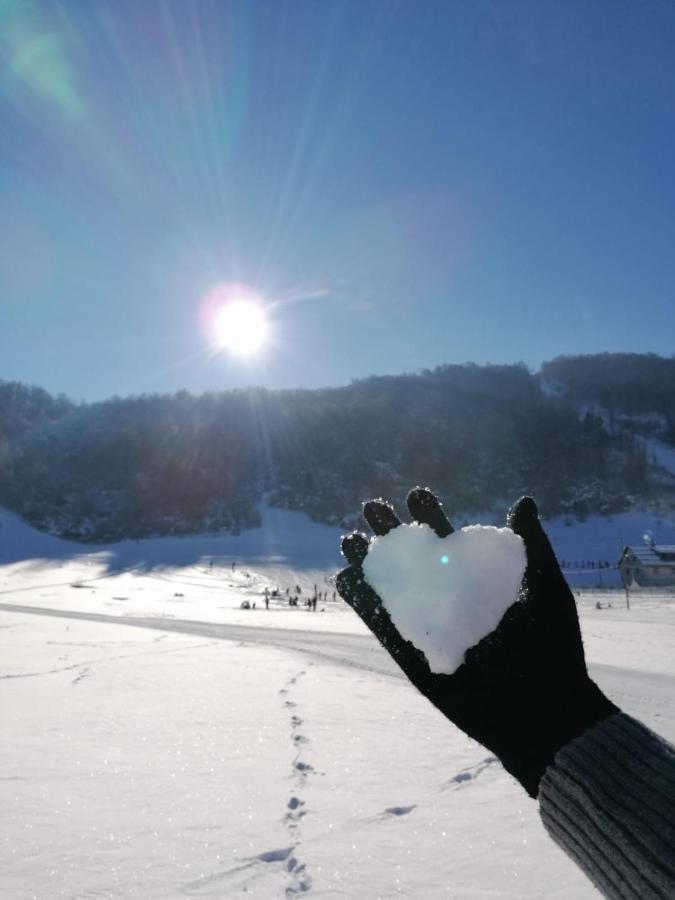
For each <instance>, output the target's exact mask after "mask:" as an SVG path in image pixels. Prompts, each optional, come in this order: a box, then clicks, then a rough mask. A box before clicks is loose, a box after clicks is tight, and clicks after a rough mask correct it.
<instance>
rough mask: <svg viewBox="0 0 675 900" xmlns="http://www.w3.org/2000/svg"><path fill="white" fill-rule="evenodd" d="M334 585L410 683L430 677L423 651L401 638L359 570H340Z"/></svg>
mask: <svg viewBox="0 0 675 900" xmlns="http://www.w3.org/2000/svg"><path fill="white" fill-rule="evenodd" d="M335 584H336V587H337V590H338V593H339V594H340V596H341V597H342V599H343V600H345V601H346V602H347V603H348V604H349V605H350V606H351V608H352V609H353V610H354V612H356V613H357V614H358V615H359V616H360V617H361V619H362V620H363V622H364V623H365V625H366V626H367V627H368V628H369V629H370V631H372V633H373V634H374V635H375V637H376V638H377V639H378V641H379V642H380V643H381V644H382V646H383V647H384V649H385V650H386V651H387V652H388V653H389V655H390V656H391V657H392V659H393V660H394V662H396V663H397V664H398V665H399V666H400V667H401V669H403V671H404V672H405V674H406V675H407V676H408V678H410V680H411V681H412V682H413V684H416V685H417V686H418V687H419V686H420V685H422V684H423V683H424V679H425V678H428V676H429V667H428V664H427V662H426V659H425V657H424V654H423V653H422V652H421V651H420V650H418V649H417V647H415V646H413V644H411V643H410V642H409V641H406V640H404V638H403V637H401V635H400V634H399V632H398V629H397V628H396V626H395V625H394V623H393V622H392V621H391V617H390V615H389V613H388V612H387V610H386V609H385V608H384V607H383V606H382V601H381V600H380V598H379V597H378V595H377V594H376V593H375V591H374V590H373V589H372V588H371V587H370V585H369V584H368V583H367V582H366V580H365V579H364V577H363V572H362V571H361V569H360V568H353V567H352V566H349V567H348V568H346V569H343V570H342V571H341V572H339V573H338V576H337V578H336V580H335ZM420 689H421V687H420Z"/></svg>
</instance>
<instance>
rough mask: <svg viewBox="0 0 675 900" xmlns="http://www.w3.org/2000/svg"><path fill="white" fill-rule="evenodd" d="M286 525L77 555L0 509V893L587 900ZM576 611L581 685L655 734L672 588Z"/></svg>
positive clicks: (672, 720)
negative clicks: (303, 601) (303, 603)
mask: <svg viewBox="0 0 675 900" xmlns="http://www.w3.org/2000/svg"><path fill="white" fill-rule="evenodd" d="M293 515H294V514H289V513H281V514H279V516H278V517H277V519H276V520H275V522H276V524H275V523H274V522H272V523H270V520H267V521H266V524H265V527H264V528H263V529H260V530H256V531H255V532H249V533H246V534H244V535H242V536H241V537H240V538H228V539H226V540H224V539H222V538H215V537H211V538H209V537H206V538H190V539H184V540H178V539H176V540H173V539H163V540H156V541H148V542H138V544H135V543H133V542H130V543H129V545H127V544H121V545H117V546H115V547H111V548H104V549H103V550H102V551H100V552H94V553H92V552H91V548H83V547H81V546H77V545H65V544H64V543H63V542H59V541H56V540H55V539H51V538H48V537H45V536H43V535H37V534H36V533H34V532H32V531H31V530H30V529H28V528H27V527H26V526H25V525H23V524H22V523H20V522H18V521H17V520H16V519H15V518H14V517H12V516H10V515H9V514H4V513H3V514H2V515H1V516H0V524H1V525H2V528H1V529H0V559H1V560H2V563H0V592H1V593H0V601H1V602H0V660H1V663H0V708H1V710H2V723H3V735H4V738H5V739H4V740H3V741H2V744H0V808H2V810H3V829H2V836H1V837H0V895H1V896H2V897H3V898H8V900H15V898H16V900H23V898H26V900H27V898H33V897H37V898H52V897H68V898H95V897H120V898H121V897H132V898H138V900H140V898H184V897H213V898H229V897H234V896H255V897H260V898H265V900H266V898H277V897H279V898H283V897H285V898H288V897H292V896H296V895H299V894H305V895H306V896H308V897H316V898H322V900H324V898H346V897H358V898H364V900H371V898H372V900H374V898H390V897H395V896H403V897H411V898H419V897H424V898H429V900H440V898H457V900H471V898H487V897H490V898H513V900H516V898H518V900H520V898H524V900H527V898H540V897H547V898H560V900H562V898H566V900H585V898H592V897H595V896H597V894H596V892H595V891H594V889H593V888H592V887H591V886H590V885H589V884H588V883H587V881H586V879H585V878H584V876H582V875H581V874H580V873H579V872H577V871H576V869H575V867H574V866H573V864H572V863H571V862H570V861H569V860H568V859H567V858H566V857H565V856H564V854H562V852H561V851H559V850H558V849H557V848H556V847H555V845H553V844H552V842H551V841H550V840H549V838H548V837H547V835H546V833H545V832H544V830H543V828H542V826H541V825H540V823H539V819H538V815H537V806H536V803H534V802H533V801H531V800H530V799H529V798H528V797H527V796H526V795H525V794H524V792H523V791H522V790H521V789H520V788H519V787H518V786H517V785H516V784H515V783H514V782H513V780H512V779H511V778H510V777H509V776H508V775H507V774H506V773H505V772H504V771H503V770H502V769H501V767H500V765H499V764H498V763H497V762H496V761H495V760H494V759H493V758H492V757H491V755H490V754H489V753H488V752H487V751H486V750H485V749H484V748H482V747H480V746H479V745H477V744H475V743H474V742H472V741H470V740H469V739H468V738H466V737H465V736H464V735H462V734H461V733H460V732H459V731H458V730H457V729H456V728H454V727H453V726H451V725H450V724H449V723H447V721H446V720H445V719H444V718H443V717H442V716H441V715H440V714H439V713H438V712H436V711H435V710H434V709H433V708H431V707H430V705H429V704H428V703H427V702H426V701H425V700H424V699H423V698H422V697H421V696H420V695H418V694H417V693H416V692H415V691H414V689H412V688H411V687H410V686H409V684H408V683H407V682H406V681H405V679H404V678H403V677H402V676H401V674H400V673H399V672H398V670H397V669H396V667H395V666H394V664H393V663H392V662H391V661H390V660H389V657H388V656H387V655H386V654H385V653H384V651H382V650H381V649H380V648H379V646H378V645H377V643H376V642H375V641H374V639H373V638H372V637H371V636H370V635H369V634H367V633H366V631H365V628H364V627H363V626H362V625H361V623H360V621H359V620H358V619H357V618H356V616H355V615H354V614H353V613H352V612H351V611H350V610H349V609H348V608H346V607H345V605H344V604H343V603H342V602H341V601H339V600H338V601H335V602H334V601H333V600H332V599H330V598H332V587H331V586H330V585H329V584H327V583H326V581H325V577H326V575H327V573H329V572H330V571H334V570H335V569H336V568H337V567H338V566H339V564H340V560H339V557H338V555H337V552H336V549H335V548H336V543H335V541H336V538H337V531H336V529H325V530H324V529H323V528H321V527H320V526H314V525H311V524H309V523H307V522H305V521H303V519H302V517H297V518H294V517H293ZM289 516H290V517H291V518H287V517H289ZM563 527H564V526H563ZM279 529H280V530H279ZM565 531H569V529H567V528H565ZM256 537H257V538H258V541H257V542H256ZM212 560H213V567H211V565H210V563H211V561H212ZM233 560H234V561H235V562H236V566H235V570H234V571H232V561H233ZM315 583H316V584H317V587H318V589H319V590H320V591H322V592H323V591H324V590H325V591H327V592H328V598H329V599H327V600H326V601H325V602H320V603H319V609H318V611H317V612H316V613H314V612H309V611H307V610H305V609H303V608H301V607H300V608H298V609H294V608H289V607H288V606H287V604H286V602H285V588H286V586H289V587H294V586H295V584H300V585H301V586H302V587H303V594H304V593H306V592H307V591H313V585H314V584H315ZM265 587H268V588H272V587H278V588H280V589H281V590H282V592H284V593H283V594H282V597H281V598H280V599H279V600H278V601H277V600H275V599H273V600H272V602H271V608H270V610H265V609H264V603H262V597H263V592H264V588H265ZM243 599H247V600H248V601H249V602H253V600H254V599H255V600H256V609H255V610H253V609H251V610H241V609H240V604H241V601H242V600H243ZM598 602H599V603H600V608H596V603H598ZM610 603H611V606H609V604H610ZM579 609H580V613H581V620H582V627H583V632H584V638H585V642H586V648H587V655H588V657H589V661H590V663H591V668H592V672H593V675H594V677H596V679H597V680H598V681H599V682H600V684H601V685H602V686H603V687H604V689H605V690H606V691H607V692H608V693H609V694H610V695H611V696H612V698H613V699H615V701H616V702H618V703H619V704H620V705H621V706H622V707H623V708H624V709H626V710H627V711H628V712H631V713H632V714H634V715H636V716H637V717H639V718H640V719H642V720H643V721H644V722H646V723H647V724H648V725H650V726H651V727H653V728H655V729H656V730H657V731H659V732H660V733H661V734H663V735H664V736H666V737H667V738H669V739H671V740H675V597H673V596H668V595H657V594H652V593H650V594H647V593H644V594H636V595H634V596H633V597H632V598H631V609H630V610H627V609H626V608H625V603H624V598H623V595H622V594H621V593H620V592H607V593H606V594H597V593H593V594H583V593H582V594H581V595H580V596H579ZM321 610H324V611H321Z"/></svg>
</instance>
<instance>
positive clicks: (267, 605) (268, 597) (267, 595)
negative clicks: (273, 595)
mask: <svg viewBox="0 0 675 900" xmlns="http://www.w3.org/2000/svg"><path fill="white" fill-rule="evenodd" d="M269 608H270V592H269V591H268V590H267V588H265V609H269Z"/></svg>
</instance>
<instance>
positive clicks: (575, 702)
mask: <svg viewBox="0 0 675 900" xmlns="http://www.w3.org/2000/svg"><path fill="white" fill-rule="evenodd" d="M407 504H408V510H409V512H410V516H411V518H412V519H413V521H416V522H419V523H422V524H426V525H429V526H430V527H431V528H432V529H433V530H434V531H435V532H436V534H438V535H439V537H447V536H449V535H450V534H452V531H453V529H452V526H451V525H450V523H449V522H448V520H447V518H446V516H445V513H444V512H443V509H442V507H441V505H440V503H439V502H438V500H437V498H436V497H435V495H434V494H432V493H431V491H429V490H427V489H422V488H416V489H414V490H413V491H411V492H410V494H409V495H408V500H407ZM364 515H365V518H366V521H367V522H368V524H369V525H370V527H371V529H372V530H373V532H374V533H375V535H376V536H377V535H384V534H387V532H389V531H391V530H392V529H393V528H396V527H397V526H398V525H399V524H400V521H399V519H398V517H397V516H396V514H395V512H394V510H393V508H392V507H391V506H390V505H389V504H386V503H384V502H382V501H375V500H371V501H369V502H368V503H366V504H365V507H364ZM507 524H508V526H509V527H510V528H511V529H512V530H513V532H514V533H515V534H517V535H519V536H520V537H521V538H522V539H523V542H524V544H525V551H526V554H527V568H526V570H525V577H524V579H523V583H522V587H521V592H520V596H519V599H518V601H516V602H515V603H514V604H513V605H512V606H511V607H509V609H508V610H507V611H506V613H505V614H504V616H503V617H502V619H501V621H500V623H499V624H498V626H497V627H496V628H495V630H494V631H492V632H491V633H490V634H488V635H487V636H486V637H484V638H483V639H482V640H481V641H479V642H478V644H476V645H475V646H474V647H470V648H469V649H468V650H467V651H466V653H465V654H464V662H463V663H462V664H461V665H460V666H459V668H458V669H456V670H455V671H454V672H453V673H452V674H451V675H445V674H437V673H435V672H433V671H432V670H431V669H430V667H429V664H428V662H427V659H426V657H425V655H424V654H423V653H422V652H421V651H420V650H418V649H417V648H416V647H415V646H414V645H413V644H411V643H410V642H409V641H407V640H405V639H404V638H403V637H402V636H401V634H400V633H399V632H398V630H397V629H396V626H395V625H394V623H393V622H392V620H391V618H390V616H389V613H388V612H387V610H386V609H385V607H384V606H383V605H382V601H381V600H380V598H379V597H378V595H377V594H376V593H375V592H374V591H373V589H372V588H371V587H370V586H369V585H368V583H367V582H366V581H365V579H364V576H363V569H362V565H363V562H364V560H365V558H366V556H367V554H368V549H369V547H368V542H367V540H366V538H365V537H364V536H363V535H361V534H358V533H354V534H351V535H348V536H347V537H345V538H343V541H342V552H343V554H344V556H345V559H346V560H347V563H348V566H347V568H346V569H343V571H342V572H340V574H339V575H338V580H337V587H338V591H339V592H340V595H341V596H342V597H343V599H344V600H345V601H346V602H347V603H349V605H350V606H351V607H352V608H353V609H354V610H355V611H356V612H357V613H358V614H359V616H360V617H361V618H362V620H363V621H364V623H365V624H366V625H367V626H368V628H370V630H371V631H372V632H373V634H374V635H375V637H377V638H378V640H379V641H380V643H381V644H382V645H383V646H384V648H385V649H386V650H387V651H388V652H389V653H390V654H391V656H392V658H393V660H394V661H395V662H396V663H397V665H398V666H400V668H401V669H402V670H403V672H404V673H405V674H406V675H407V676H408V678H409V679H410V681H411V682H412V684H414V685H415V687H416V688H417V689H418V690H419V691H420V692H421V693H422V694H424V696H425V697H427V698H428V699H429V700H430V702H431V703H432V704H433V705H434V706H435V707H436V708H437V709H438V710H440V712H441V713H442V714H443V715H444V716H445V717H446V718H447V719H448V720H449V721H450V722H453V723H454V724H455V725H457V726H458V727H459V728H461V729H462V731H464V732H465V733H466V734H468V735H469V736H470V737H472V738H473V739H474V740H476V741H478V742H479V743H481V744H483V746H484V747H487V748H488V750H490V751H491V752H492V753H494V754H495V755H496V756H497V757H498V758H499V760H500V761H501V762H502V764H503V766H504V768H505V769H506V770H507V772H509V773H510V774H511V775H512V776H513V777H514V778H515V779H516V780H517V781H518V782H519V783H520V784H521V785H522V787H523V788H524V789H525V791H526V792H527V793H528V794H529V795H530V796H531V797H533V798H537V799H538V802H539V812H540V815H541V818H542V821H543V824H544V827H545V828H546V830H547V831H548V833H549V835H550V837H551V838H552V839H553V840H554V841H555V842H556V843H557V844H558V845H559V846H560V847H561V848H562V849H563V850H564V851H565V852H566V853H567V854H568V856H569V857H570V859H571V860H573V861H574V862H575V863H576V864H577V865H578V866H579V867H580V868H581V869H582V870H583V871H584V872H585V873H586V875H588V877H589V878H590V879H591V881H592V882H593V883H594V884H595V885H596V887H597V888H598V889H599V890H600V891H601V892H602V893H603V894H604V895H605V897H608V898H610V900H646V898H652V900H673V898H675V747H673V746H672V745H671V744H669V743H668V742H667V741H665V740H663V739H662V738H660V737H659V736H658V735H657V734H655V733H654V732H652V731H650V730H649V729H648V728H646V727H645V726H644V725H642V724H641V723H640V722H638V721H637V720H635V719H633V718H632V717H630V716H628V715H626V714H625V713H624V712H622V711H621V710H620V709H619V708H618V707H617V706H616V705H615V704H614V703H613V702H612V701H611V700H609V699H608V698H607V697H606V696H605V695H604V694H603V693H602V691H601V690H600V688H599V687H598V686H597V684H595V683H594V682H593V681H592V680H591V678H590V677H589V675H588V671H587V669H586V661H585V658H584V648H583V643H582V640H581V631H580V628H579V620H578V617H577V611H576V605H575V601H574V597H573V595H572V593H571V591H570V589H569V587H568V585H567V582H566V581H565V579H564V577H563V575H562V573H561V571H560V568H559V566H558V563H557V561H556V558H555V554H554V552H553V549H552V548H551V545H550V543H549V540H548V538H547V536H546V534H545V533H544V530H543V529H542V527H541V524H540V522H539V516H538V512H537V507H536V504H535V503H534V501H533V500H532V499H531V498H529V497H523V498H521V499H520V500H519V501H518V502H517V503H516V504H515V506H514V507H513V508H512V509H511V511H510V512H509V515H508V520H507ZM420 590H422V587H421V586H420Z"/></svg>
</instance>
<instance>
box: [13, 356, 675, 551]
mask: <svg viewBox="0 0 675 900" xmlns="http://www.w3.org/2000/svg"><path fill="white" fill-rule="evenodd" d="M624 356H625V355H608V356H607V355H605V356H601V357H576V358H560V359H558V360H553V361H552V362H550V363H545V364H544V366H542V370H541V372H540V373H532V372H530V371H529V370H528V369H527V368H526V367H525V366H524V365H522V364H519V365H510V366H492V365H488V366H477V365H472V364H468V365H447V366H441V367H439V368H437V369H434V370H430V371H424V372H420V373H416V374H408V375H398V376H387V377H371V378H367V379H363V380H361V381H356V382H354V383H352V384H351V385H349V386H347V387H342V388H332V389H323V390H315V391H309V390H296V391H276V392H274V391H268V390H264V389H256V388H252V389H249V390H237V391H224V392H220V393H209V394H204V395H202V396H193V395H191V394H189V393H187V392H180V393H178V394H172V395H143V396H140V397H130V398H124V399H122V398H113V399H111V400H108V401H105V402H102V403H93V404H80V405H76V404H74V403H71V402H70V401H68V400H67V399H66V398H52V397H51V396H50V395H49V394H48V393H47V392H45V391H43V390H42V389H40V388H34V387H27V386H24V385H20V384H16V383H10V382H0V503H2V504H3V505H4V506H6V507H7V508H9V509H11V510H13V511H14V512H16V513H18V514H19V515H21V516H22V517H23V518H25V519H26V520H27V521H28V522H30V523H31V524H33V525H35V526H36V527H38V528H40V529H42V530H44V531H47V532H50V533H52V534H56V535H60V536H62V537H66V538H70V539H76V540H84V541H93V542H103V541H111V540H119V539H121V538H125V537H126V538H139V537H142V536H146V535H149V534H187V533H194V532H207V531H208V532H213V531H228V532H231V533H235V534H236V533H237V532H239V531H240V530H241V529H244V528H250V527H255V526H256V525H259V523H260V515H259V512H258V504H259V502H260V500H262V499H264V500H266V502H267V503H268V504H269V505H271V506H277V507H281V508H285V509H289V510H296V511H302V512H306V513H307V514H308V515H309V516H310V517H311V518H313V519H314V520H315V521H318V522H324V523H327V524H341V523H343V524H345V525H349V524H350V523H351V522H352V521H355V520H356V517H357V515H358V511H359V509H360V504H361V501H362V500H363V499H364V498H367V497H369V496H385V497H390V498H392V499H394V500H396V501H398V502H401V501H402V500H403V497H404V496H405V493H406V492H407V490H408V488H409V487H410V486H412V485H414V484H417V483H424V484H430V485H432V486H433V487H434V488H435V489H437V490H439V491H440V492H441V494H442V495H443V496H444V497H445V498H446V500H447V505H448V508H449V512H450V513H451V514H452V515H470V514H472V513H476V512H478V511H483V512H485V511H486V510H487V511H494V513H495V515H497V516H499V515H501V514H502V512H503V510H504V508H505V507H506V506H507V505H508V504H509V503H510V502H511V501H512V500H513V499H514V498H515V497H517V496H519V495H521V494H524V493H531V494H533V495H534V496H535V497H537V499H538V502H539V504H540V506H541V508H542V511H543V512H544V514H546V515H547V516H555V515H562V516H569V517H577V518H584V517H586V516H588V515H590V514H593V513H600V514H603V515H608V514H611V513H617V512H620V511H625V510H629V509H631V508H633V507H635V506H636V505H639V504H652V505H653V504H655V503H658V504H660V505H661V506H665V507H669V506H670V505H672V504H673V502H675V479H673V478H672V477H671V479H670V481H669V480H668V471H667V467H666V468H665V469H664V467H663V466H662V465H661V464H660V463H658V462H657V461H656V459H655V447H656V444H654V443H653V442H654V441H657V442H658V445H659V448H660V449H661V450H663V449H664V448H665V450H666V451H667V450H668V448H669V447H670V446H671V445H670V444H669V442H670V441H672V418H671V414H672V410H673V409H675V405H669V404H670V400H669V397H670V393H669V390H670V384H671V383H673V381H672V379H671V380H670V381H667V379H666V378H665V375H664V373H668V372H669V371H670V368H671V367H672V366H675V362H674V361H673V360H667V359H663V358H660V357H652V356H645V357H640V356H636V355H630V359H629V362H630V365H626V366H625V367H624V363H623V360H624ZM640 398H642V399H641V400H640ZM655 423H656V424H655ZM648 441H651V442H652V443H648ZM661 459H663V457H661Z"/></svg>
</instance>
